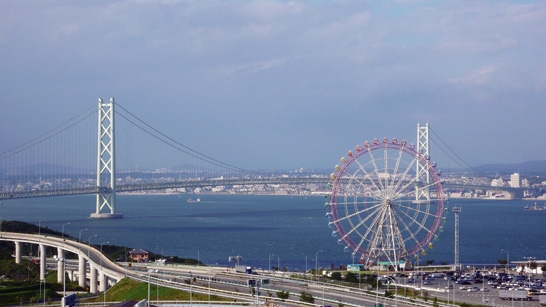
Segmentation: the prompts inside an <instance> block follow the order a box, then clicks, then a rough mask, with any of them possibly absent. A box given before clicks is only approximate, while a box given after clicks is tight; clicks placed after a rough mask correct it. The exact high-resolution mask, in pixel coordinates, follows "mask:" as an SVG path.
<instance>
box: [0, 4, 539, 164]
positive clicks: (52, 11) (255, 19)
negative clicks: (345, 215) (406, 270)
mask: <svg viewBox="0 0 546 307" xmlns="http://www.w3.org/2000/svg"><path fill="white" fill-rule="evenodd" d="M0 17H1V19H2V21H3V22H2V24H1V25H0V46H1V48H0V58H1V59H2V61H0V69H1V70H2V72H3V73H2V75H1V76H0V82H1V84H2V96H1V99H2V112H0V139H1V140H2V142H1V143H0V152H4V151H5V150H8V149H10V148H13V147H14V146H17V145H18V144H21V142H25V141H27V140H30V139H32V138H34V137H36V136H38V135H40V134H42V133H43V132H45V131H48V130H49V129H51V128H52V127H55V126H56V125H58V124H60V123H62V122H64V121H66V120H67V118H70V117H71V116H73V115H75V114H78V113H79V112H81V111H83V110H85V109H87V108H93V107H95V106H96V103H97V99H98V98H99V97H102V98H104V99H109V98H110V97H115V99H116V101H117V103H119V104H121V105H123V106H124V107H126V108H127V109H129V110H130V111H131V112H134V113H135V114H136V115H137V116H139V117H141V118H143V119H144V120H145V121H146V122H147V123H149V124H150V125H152V126H153V127H155V128H157V129H158V130H160V131H162V132H164V133H165V134H166V135H169V136H171V137H173V138H175V139H176V140H177V141H180V142H181V143H183V144H185V145H186V146H188V147H190V148H193V149H195V150H197V151H199V152H202V153H205V154H207V155H208V156H211V157H214V158H216V159H219V160H221V161H223V162H226V163H229V164H231V165H236V166H239V167H243V168H245V169H299V168H304V169H314V168H323V169H327V168H329V167H333V166H334V165H335V164H336V163H337V162H338V160H339V158H340V157H341V156H344V155H345V154H346V153H347V151H348V150H352V149H353V148H354V146H355V145H357V144H363V143H364V141H366V140H368V141H370V140H373V139H374V138H383V137H388V138H389V139H390V138H393V137H396V138H398V139H399V140H401V139H406V140H408V142H414V141H415V137H416V125H417V124H418V123H420V124H422V125H424V124H426V123H429V124H430V126H431V127H432V129H433V131H434V133H435V136H434V137H435V138H436V141H438V142H445V144H447V145H448V146H449V148H451V149H452V150H453V152H455V153H456V154H457V155H458V156H459V157H460V158H461V159H462V160H463V161H465V163H467V164H469V165H471V166H480V165H485V164H497V163H501V164H513V163H522V162H526V161H543V160H544V159H545V158H544V152H546V142H544V133H545V131H546V120H544V118H545V116H546V103H545V101H544V97H546V63H545V62H544V61H543V57H544V54H546V43H545V40H544V39H543V38H544V37H545V36H546V33H545V30H544V26H543V24H544V20H546V2H543V1H512V0H503V1H485V0H479V1H464V2H443V1H442V2H437V1H409V2H408V1H389V2H376V1H341V2H340V1H311V2H306V1H265V0H263V1H219V0H216V1H130V0H128V1H107V2H104V1H93V2H70V1H69V2H66V1H61V0H54V1H46V2H44V1H38V0H29V1H15V0H7V1H3V2H2V10H0ZM439 138H441V139H439ZM436 145H440V146H444V145H443V144H435V145H434V146H436ZM436 148H437V147H436ZM444 149H445V147H444ZM443 154H444V153H443V152H442V151H440V150H437V151H434V152H433V153H432V156H433V157H434V158H435V159H437V160H438V161H437V162H438V163H439V165H440V167H442V168H446V169H447V168H453V167H458V166H457V165H455V164H450V163H448V162H444V161H446V160H445V159H444V158H442V157H441V156H442V155H443ZM442 162H444V163H442ZM513 171H517V170H513Z"/></svg>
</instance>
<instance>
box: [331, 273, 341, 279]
mask: <svg viewBox="0 0 546 307" xmlns="http://www.w3.org/2000/svg"><path fill="white" fill-rule="evenodd" d="M330 278H331V279H333V280H341V272H332V277H330Z"/></svg>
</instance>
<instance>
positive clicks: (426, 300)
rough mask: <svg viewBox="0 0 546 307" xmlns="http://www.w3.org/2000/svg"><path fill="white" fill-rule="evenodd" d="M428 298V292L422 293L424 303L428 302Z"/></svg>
mask: <svg viewBox="0 0 546 307" xmlns="http://www.w3.org/2000/svg"><path fill="white" fill-rule="evenodd" d="M429 296H430V293H428V291H425V292H423V297H424V298H425V302H428V297H429Z"/></svg>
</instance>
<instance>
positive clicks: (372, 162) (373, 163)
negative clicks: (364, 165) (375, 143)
mask: <svg viewBox="0 0 546 307" xmlns="http://www.w3.org/2000/svg"><path fill="white" fill-rule="evenodd" d="M368 155H369V156H370V164H371V165H372V166H373V169H374V173H375V174H376V175H377V182H378V183H379V186H381V187H380V188H378V190H380V191H381V190H384V189H385V187H384V186H383V185H382V182H381V180H380V178H379V174H380V172H379V169H378V168H377V163H376V162H375V157H374V155H373V152H372V150H371V148H368ZM370 180H373V179H371V178H370Z"/></svg>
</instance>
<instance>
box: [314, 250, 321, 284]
mask: <svg viewBox="0 0 546 307" xmlns="http://www.w3.org/2000/svg"><path fill="white" fill-rule="evenodd" d="M320 252H322V249H321V250H319V251H317V252H316V253H315V275H316V277H317V281H318V253H320Z"/></svg>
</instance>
